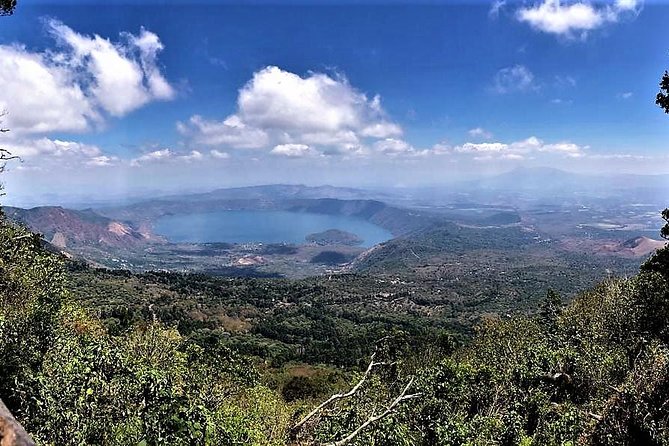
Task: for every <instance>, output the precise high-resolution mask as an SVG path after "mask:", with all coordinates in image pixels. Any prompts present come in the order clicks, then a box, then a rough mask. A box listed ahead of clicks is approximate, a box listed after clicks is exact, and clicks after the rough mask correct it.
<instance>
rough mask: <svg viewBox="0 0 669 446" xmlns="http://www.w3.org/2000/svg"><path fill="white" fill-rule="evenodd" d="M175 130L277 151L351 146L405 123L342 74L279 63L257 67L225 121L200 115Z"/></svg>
mask: <svg viewBox="0 0 669 446" xmlns="http://www.w3.org/2000/svg"><path fill="white" fill-rule="evenodd" d="M177 130H178V131H179V132H180V133H181V134H182V135H184V136H185V137H187V138H189V139H190V140H192V141H193V142H196V143H199V144H206V145H210V146H217V147H229V148H232V149H261V148H269V147H274V148H273V149H272V153H273V154H275V155H276V154H277V152H274V150H275V149H276V148H277V147H279V146H281V147H282V148H281V149H280V150H279V154H280V155H285V154H284V153H282V152H284V151H286V153H293V152H295V150H296V149H295V147H297V146H308V147H309V148H310V149H311V150H316V148H315V147H318V148H319V149H320V150H321V151H322V152H327V153H340V152H341V153H343V152H350V151H351V150H350V148H351V147H358V146H360V145H362V144H363V142H365V140H369V139H385V138H393V137H398V136H401V135H402V128H401V127H400V126H399V125H398V124H396V123H394V122H392V121H391V120H389V119H388V117H387V116H386V113H385V111H384V110H383V108H382V106H381V99H380V97H379V96H374V97H372V98H370V97H368V96H367V95H365V94H364V93H361V92H359V91H358V90H357V89H355V88H354V87H352V86H351V85H350V84H349V82H348V81H347V80H346V79H345V78H343V77H341V76H330V75H327V74H323V73H310V74H308V75H307V76H304V77H302V76H299V75H297V74H294V73H291V72H288V71H285V70H282V69H281V68H278V67H275V66H269V67H266V68H264V69H262V70H260V71H258V72H256V73H255V74H254V75H253V78H252V79H251V80H250V81H249V82H247V83H246V85H244V86H243V87H242V88H241V89H240V91H239V95H238V98H237V110H236V112H235V113H234V114H232V115H229V116H228V117H227V118H225V119H224V120H223V121H214V120H206V119H204V118H202V117H201V116H197V115H196V116H193V117H191V118H190V119H189V120H188V121H187V122H179V123H177ZM291 145H292V146H291ZM288 147H292V149H290V150H289V149H288Z"/></svg>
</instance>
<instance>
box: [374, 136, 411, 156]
mask: <svg viewBox="0 0 669 446" xmlns="http://www.w3.org/2000/svg"><path fill="white" fill-rule="evenodd" d="M374 149H375V150H377V151H378V152H381V153H384V154H386V155H402V154H407V153H411V152H414V151H415V149H414V148H413V146H412V145H411V144H409V143H408V142H406V141H404V140H401V139H395V138H386V139H384V140H381V141H377V142H375V143H374Z"/></svg>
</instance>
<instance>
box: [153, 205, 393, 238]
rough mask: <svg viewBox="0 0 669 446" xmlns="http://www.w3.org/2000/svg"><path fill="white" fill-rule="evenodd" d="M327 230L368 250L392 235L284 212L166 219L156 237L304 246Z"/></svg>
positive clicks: (341, 220)
mask: <svg viewBox="0 0 669 446" xmlns="http://www.w3.org/2000/svg"><path fill="white" fill-rule="evenodd" d="M327 229H339V230H341V231H346V232H351V233H353V234H356V235H357V236H358V237H360V238H361V239H363V240H364V242H363V243H362V244H361V245H360V246H364V247H369V246H373V245H376V244H377V243H381V242H384V241H386V240H389V239H391V238H392V234H391V233H390V232H389V231H387V230H385V229H383V228H381V227H379V226H377V225H375V224H372V223H370V222H368V221H365V220H362V219H359V218H354V217H346V216H342V215H323V214H308V213H298V212H287V211H219V212H207V213H199V214H184V215H170V216H166V217H162V218H160V219H158V221H157V222H156V224H155V226H154V230H155V232H156V233H157V234H160V235H163V236H165V237H167V239H168V240H170V241H171V242H191V243H214V242H227V243H251V242H256V243H295V244H301V243H305V237H306V236H307V235H309V234H313V233H315V232H322V231H325V230H327Z"/></svg>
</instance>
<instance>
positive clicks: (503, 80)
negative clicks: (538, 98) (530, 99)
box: [493, 65, 538, 94]
mask: <svg viewBox="0 0 669 446" xmlns="http://www.w3.org/2000/svg"><path fill="white" fill-rule="evenodd" d="M536 89H538V86H537V85H536V84H535V82H534V74H533V73H532V72H531V71H530V70H529V69H528V68H527V67H526V66H524V65H514V66H512V67H506V68H502V69H501V70H499V71H498V72H497V73H496V74H495V77H494V79H493V91H495V92H496V93H499V94H506V93H513V92H526V91H531V90H536Z"/></svg>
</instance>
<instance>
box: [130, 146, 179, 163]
mask: <svg viewBox="0 0 669 446" xmlns="http://www.w3.org/2000/svg"><path fill="white" fill-rule="evenodd" d="M173 155H174V153H173V152H172V151H171V150H170V149H160V150H154V151H153V152H149V153H146V154H144V155H142V156H139V157H137V158H134V159H132V160H131V161H130V165H131V166H134V167H137V166H140V165H142V164H144V163H150V162H156V161H166V160H168V159H170V158H172V156H173Z"/></svg>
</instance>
